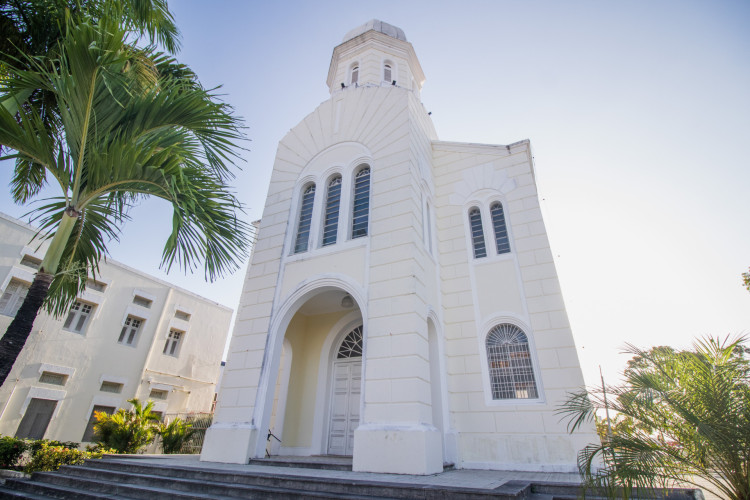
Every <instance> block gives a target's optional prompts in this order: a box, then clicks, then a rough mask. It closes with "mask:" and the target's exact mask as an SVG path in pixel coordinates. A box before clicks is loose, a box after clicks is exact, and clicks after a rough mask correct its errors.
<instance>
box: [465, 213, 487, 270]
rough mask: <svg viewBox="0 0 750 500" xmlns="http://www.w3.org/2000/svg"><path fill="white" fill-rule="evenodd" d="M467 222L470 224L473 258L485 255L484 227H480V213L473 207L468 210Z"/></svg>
mask: <svg viewBox="0 0 750 500" xmlns="http://www.w3.org/2000/svg"><path fill="white" fill-rule="evenodd" d="M469 224H470V225H471V244H472V246H473V247H474V258H475V259H479V258H481V257H487V248H486V247H485V245H484V229H483V228H482V214H481V213H480V212H479V209H478V208H476V207H474V208H472V209H471V210H469Z"/></svg>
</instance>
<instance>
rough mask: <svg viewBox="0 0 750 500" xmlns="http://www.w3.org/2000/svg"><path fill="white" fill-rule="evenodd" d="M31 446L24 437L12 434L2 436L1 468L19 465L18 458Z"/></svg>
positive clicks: (0, 442)
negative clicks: (20, 437) (16, 436)
mask: <svg viewBox="0 0 750 500" xmlns="http://www.w3.org/2000/svg"><path fill="white" fill-rule="evenodd" d="M28 448H29V444H28V443H27V442H26V441H24V440H23V439H18V438H15V437H11V436H3V437H0V469H10V468H13V467H16V466H17V465H18V460H19V459H20V458H21V456H22V455H23V453H24V452H25V451H26V450H27V449H28Z"/></svg>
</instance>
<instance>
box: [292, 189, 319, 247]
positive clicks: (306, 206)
mask: <svg viewBox="0 0 750 500" xmlns="http://www.w3.org/2000/svg"><path fill="white" fill-rule="evenodd" d="M313 201H315V184H311V185H310V186H308V187H307V189H305V193H304V194H303V195H302V206H301V207H300V210H299V223H298V224H297V238H296V239H295V240H294V253H300V252H306V251H307V245H308V243H309V242H310V224H311V222H312V211H313Z"/></svg>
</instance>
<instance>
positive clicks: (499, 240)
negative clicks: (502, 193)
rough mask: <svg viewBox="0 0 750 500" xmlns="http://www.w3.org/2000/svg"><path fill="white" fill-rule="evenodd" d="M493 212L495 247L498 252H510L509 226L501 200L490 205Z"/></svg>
mask: <svg viewBox="0 0 750 500" xmlns="http://www.w3.org/2000/svg"><path fill="white" fill-rule="evenodd" d="M490 213H491V214H492V227H493V228H494V229H495V247H496V248H497V253H498V254H502V253H508V252H510V240H508V228H507V227H506V226H505V214H504V213H503V205H502V204H501V203H500V202H497V203H493V204H492V206H491V207H490Z"/></svg>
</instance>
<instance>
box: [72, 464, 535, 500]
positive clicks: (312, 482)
mask: <svg viewBox="0 0 750 500" xmlns="http://www.w3.org/2000/svg"><path fill="white" fill-rule="evenodd" d="M78 467H79V468H80V466H78ZM84 468H86V469H89V470H108V471H117V472H122V473H127V474H145V475H153V476H162V477H168V478H170V479H171V480H174V479H178V478H180V479H193V480H196V481H200V482H208V481H211V482H222V483H229V484H232V485H253V486H263V487H269V488H289V489H293V490H302V491H305V492H306V494H307V495H308V496H310V495H312V494H314V493H321V494H325V495H342V496H343V497H345V498H352V495H357V496H361V497H363V498H373V497H375V498H400V499H415V500H416V499H420V500H421V499H425V498H452V499H457V500H459V499H460V500H475V499H487V498H498V499H503V498H506V499H515V498H522V497H524V496H526V495H528V493H529V491H530V485H529V483H528V482H522V481H509V482H508V483H506V484H504V485H502V486H500V487H498V488H495V489H492V490H486V489H473V488H457V487H444V486H426V485H419V484H409V483H394V482H385V481H368V480H362V479H354V478H346V479H341V478H334V477H316V476H309V475H302V474H294V469H291V468H290V469H289V473H283V474H282V473H276V472H265V471H264V472H254V471H242V472H230V471H226V470H220V469H209V468H206V467H174V466H164V465H158V464H153V463H151V464H138V463H137V462H135V461H127V462H126V461H117V460H91V461H88V462H87V463H86V466H85V467H84ZM65 469H66V470H67V468H65ZM61 470H62V469H61Z"/></svg>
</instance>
